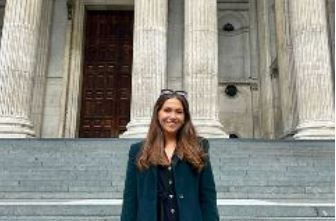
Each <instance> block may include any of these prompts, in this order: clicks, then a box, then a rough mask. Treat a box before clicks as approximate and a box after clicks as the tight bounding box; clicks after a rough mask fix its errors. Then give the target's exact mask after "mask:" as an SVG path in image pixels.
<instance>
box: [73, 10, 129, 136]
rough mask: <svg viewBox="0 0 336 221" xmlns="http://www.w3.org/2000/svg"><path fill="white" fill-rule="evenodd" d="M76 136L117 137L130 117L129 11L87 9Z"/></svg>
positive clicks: (124, 128)
mask: <svg viewBox="0 0 336 221" xmlns="http://www.w3.org/2000/svg"><path fill="white" fill-rule="evenodd" d="M85 30H86V31H85V54H84V66H83V80H82V102H81V113H80V128H79V137H93V138H98V137H106V138H109V137H118V136H119V135H120V134H121V133H123V132H124V131H125V130H126V125H127V123H128V122H129V120H130V101H131V70H132V54H133V46H132V41H133V11H87V14H86V29H85Z"/></svg>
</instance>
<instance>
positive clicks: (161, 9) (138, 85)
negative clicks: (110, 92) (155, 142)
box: [121, 0, 168, 138]
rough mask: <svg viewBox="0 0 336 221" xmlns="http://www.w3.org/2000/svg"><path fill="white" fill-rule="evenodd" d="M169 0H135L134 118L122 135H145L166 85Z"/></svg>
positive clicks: (126, 136)
mask: <svg viewBox="0 0 336 221" xmlns="http://www.w3.org/2000/svg"><path fill="white" fill-rule="evenodd" d="M167 15H168V0H136V1H134V37H133V66H132V68H133V70H132V102H131V121H130V123H129V124H128V125H127V131H126V132H125V133H124V134H123V135H122V136H121V137H122V138H131V137H145V136H146V134H147V130H148V126H149V122H150V118H151V115H152V110H153V106H154V102H155V101H156V99H157V98H158V95H159V94H160V90H161V89H162V88H164V87H165V86H166V72H167V71H166V70H167V24H168V23H167Z"/></svg>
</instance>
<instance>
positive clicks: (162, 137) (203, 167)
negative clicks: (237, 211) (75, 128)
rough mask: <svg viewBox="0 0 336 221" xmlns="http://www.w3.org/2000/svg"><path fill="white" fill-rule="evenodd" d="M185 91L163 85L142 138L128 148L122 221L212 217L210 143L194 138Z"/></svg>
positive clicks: (213, 195)
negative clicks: (144, 135) (174, 89)
mask: <svg viewBox="0 0 336 221" xmlns="http://www.w3.org/2000/svg"><path fill="white" fill-rule="evenodd" d="M186 95H187V94H186V92H184V91H173V90H170V89H164V90H162V91H161V95H160V97H159V98H158V100H157V101H156V103H155V106H154V111H153V115H152V120H151V123H150V127H149V131H148V134H147V138H146V139H145V141H143V142H140V143H136V144H133V145H132V146H131V148H130V151H129V160H128V164H127V172H126V181H125V189H124V200H123V206H122V214H121V221H217V220H219V216H218V210H217V205H216V188H215V182H214V178H213V173H212V169H211V164H210V161H209V157H208V154H207V152H208V148H209V144H208V141H207V140H206V139H202V138H198V137H197V135H196V131H195V128H194V126H193V124H192V122H191V118H190V112H189V105H188V101H187V99H186Z"/></svg>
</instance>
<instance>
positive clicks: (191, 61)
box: [184, 0, 228, 137]
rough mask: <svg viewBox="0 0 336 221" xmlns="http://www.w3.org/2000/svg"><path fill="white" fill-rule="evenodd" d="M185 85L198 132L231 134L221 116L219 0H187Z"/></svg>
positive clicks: (212, 135)
mask: <svg viewBox="0 0 336 221" xmlns="http://www.w3.org/2000/svg"><path fill="white" fill-rule="evenodd" d="M184 28H185V29H184V30H185V31H184V34H185V37H184V89H185V90H186V91H187V92H188V100H189V103H190V111H191V117H192V119H193V122H194V124H195V126H196V129H197V131H198V133H199V134H200V135H201V136H204V137H228V136H227V135H226V134H225V132H224V131H223V126H222V125H221V123H220V122H219V120H218V94H217V93H218V76H217V73H218V40H217V39H218V33H217V1H216V0H185V27H184Z"/></svg>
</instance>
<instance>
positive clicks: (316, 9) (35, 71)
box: [0, 0, 335, 139]
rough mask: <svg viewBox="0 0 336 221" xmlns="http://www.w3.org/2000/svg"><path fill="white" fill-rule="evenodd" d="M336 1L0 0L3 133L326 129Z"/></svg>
mask: <svg viewBox="0 0 336 221" xmlns="http://www.w3.org/2000/svg"><path fill="white" fill-rule="evenodd" d="M334 9H335V2H334V0H295V1H290V0H185V1H181V0H68V1H67V0H7V1H5V0H0V15H1V21H0V26H1V48H0V137H12V138H16V137H42V138H47V137H55V138H63V137H70V138H74V137H125V138H127V137H143V136H145V133H146V129H147V126H148V123H149V119H150V117H151V114H152V113H151V110H152V106H153V103H154V101H155V100H156V98H157V97H158V95H159V93H160V90H161V89H162V88H172V89H175V90H180V89H183V90H186V91H187V92H188V99H189V101H190V106H191V112H192V118H193V121H194V123H195V125H196V127H197V130H198V131H199V133H200V134H201V135H203V136H206V137H239V138H267V139H277V138H295V139H317V138H327V139H330V138H331V139H333V138H334V134H335V133H334V98H335V95H334V79H335V74H334V73H335V70H334V58H335V51H334V46H335V35H334V31H335V30H334V27H335V10H334Z"/></svg>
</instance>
